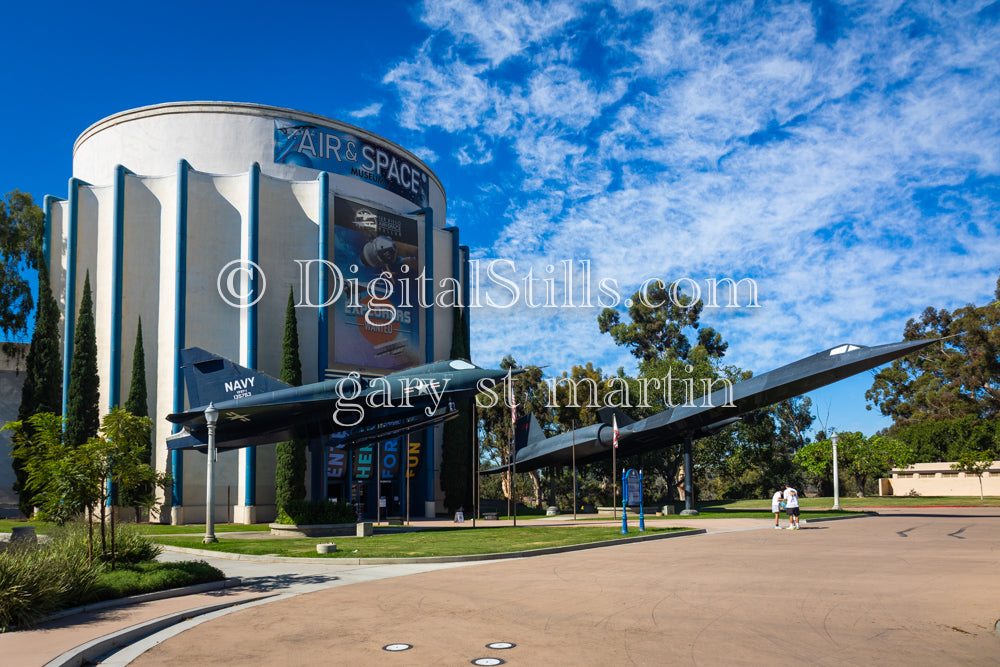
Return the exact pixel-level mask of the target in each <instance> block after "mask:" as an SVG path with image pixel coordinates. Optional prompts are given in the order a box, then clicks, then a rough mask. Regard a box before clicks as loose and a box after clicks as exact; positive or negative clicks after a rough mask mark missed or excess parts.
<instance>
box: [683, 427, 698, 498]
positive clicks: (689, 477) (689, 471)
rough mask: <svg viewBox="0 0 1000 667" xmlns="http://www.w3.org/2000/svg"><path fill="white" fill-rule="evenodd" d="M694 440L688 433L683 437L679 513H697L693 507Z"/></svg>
mask: <svg viewBox="0 0 1000 667" xmlns="http://www.w3.org/2000/svg"><path fill="white" fill-rule="evenodd" d="M693 449H694V441H693V439H692V438H691V435H690V434H688V435H687V436H686V437H685V438H684V510H683V511H682V512H681V514H687V515H692V514H697V513H698V510H696V509H695V508H694V454H693Z"/></svg>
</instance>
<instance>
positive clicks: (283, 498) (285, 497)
mask: <svg viewBox="0 0 1000 667" xmlns="http://www.w3.org/2000/svg"><path fill="white" fill-rule="evenodd" d="M281 381H282V382H284V383H285V384H287V385H290V386H292V387H298V386H299V385H301V384H302V361H301V360H300V359H299V327H298V320H297V318H296V316H295V298H294V295H293V293H292V288H291V286H289V288H288V306H287V307H286V308H285V335H284V338H283V339H282V342H281ZM307 445H308V441H306V440H301V439H300V440H292V441H289V442H279V443H278V445H277V447H275V456H276V458H277V462H276V466H275V470H274V491H275V497H276V502H277V505H278V512H279V513H280V512H282V511H283V510H285V509H286V508H287V507H288V506H289V503H290V502H291V501H293V500H302V499H303V498H305V497H306V447H307Z"/></svg>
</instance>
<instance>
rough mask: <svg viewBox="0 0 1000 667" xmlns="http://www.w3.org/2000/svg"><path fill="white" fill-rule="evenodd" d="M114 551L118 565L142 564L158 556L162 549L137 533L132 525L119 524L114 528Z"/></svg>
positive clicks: (136, 529)
mask: <svg viewBox="0 0 1000 667" xmlns="http://www.w3.org/2000/svg"><path fill="white" fill-rule="evenodd" d="M115 551H116V552H117V555H116V560H117V561H118V562H119V563H142V562H145V561H148V560H153V559H154V558H156V557H157V556H159V555H160V554H161V553H162V552H163V548H162V547H161V546H160V545H158V544H156V543H154V542H153V541H152V540H151V539H150V538H149V537H148V536H146V535H143V534H142V533H141V532H139V528H138V526H136V525H135V524H134V523H120V524H118V525H117V526H115Z"/></svg>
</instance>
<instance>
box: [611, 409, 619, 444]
mask: <svg viewBox="0 0 1000 667" xmlns="http://www.w3.org/2000/svg"><path fill="white" fill-rule="evenodd" d="M611 432H612V433H614V438H613V440H612V442H613V443H614V445H615V449H618V417H616V416H615V415H612V416H611Z"/></svg>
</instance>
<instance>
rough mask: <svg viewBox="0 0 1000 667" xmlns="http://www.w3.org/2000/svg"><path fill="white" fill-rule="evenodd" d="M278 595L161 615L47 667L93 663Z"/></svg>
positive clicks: (85, 646) (68, 653) (77, 649)
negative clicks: (191, 622) (190, 622)
mask: <svg viewBox="0 0 1000 667" xmlns="http://www.w3.org/2000/svg"><path fill="white" fill-rule="evenodd" d="M175 590H184V589H175ZM274 595H276V594H275V593H271V594H268V595H261V596H259V597H255V598H247V599H246V600H239V601H237V602H223V603H219V604H212V605H207V606H205V607H197V608H195V609H188V610H185V611H179V612H175V613H173V614H169V615H167V616H161V617H160V618H154V619H152V620H150V621H146V622H145V623H140V624H138V625H133V626H132V627H130V628H125V629H124V630H119V631H118V632H113V633H111V634H109V635H105V636H103V637H98V638H97V639H92V640H91V641H89V642H86V643H84V644H80V645H79V646H77V647H75V648H71V649H70V650H68V651H66V652H65V653H63V654H62V655H59V656H58V657H56V658H54V659H52V660H50V661H49V662H47V663H45V667H78V666H79V665H84V664H88V663H92V662H94V661H95V660H96V659H97V658H100V657H101V656H102V655H105V654H106V653H110V652H111V651H113V650H115V649H117V648H121V647H123V646H128V645H129V644H133V643H135V642H137V641H139V640H140V639H142V638H143V637H146V636H148V635H151V634H153V633H156V632H159V631H160V630H163V629H164V628H168V627H170V626H171V625H175V624H176V623H179V622H181V621H184V620H186V619H189V618H192V617H195V616H201V615H203V614H209V613H211V612H213V611H219V610H220V609H225V608H227V607H236V606H239V605H241V604H246V603H248V602H256V601H258V600H262V599H264V598H269V597H273V596H274Z"/></svg>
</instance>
